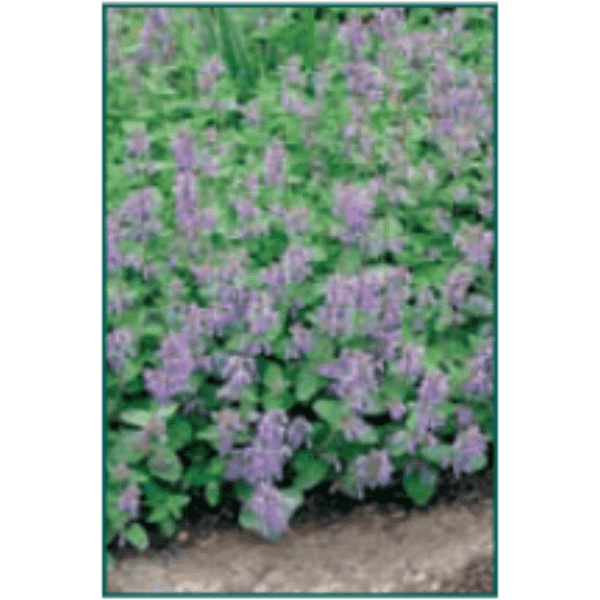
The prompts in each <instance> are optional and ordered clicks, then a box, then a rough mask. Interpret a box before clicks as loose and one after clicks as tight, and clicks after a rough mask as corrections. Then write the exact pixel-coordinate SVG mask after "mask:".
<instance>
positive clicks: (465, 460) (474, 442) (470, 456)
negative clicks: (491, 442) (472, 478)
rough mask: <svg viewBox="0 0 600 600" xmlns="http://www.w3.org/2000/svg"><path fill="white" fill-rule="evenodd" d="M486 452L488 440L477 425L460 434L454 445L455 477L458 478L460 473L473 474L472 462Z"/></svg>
mask: <svg viewBox="0 0 600 600" xmlns="http://www.w3.org/2000/svg"><path fill="white" fill-rule="evenodd" d="M486 450H487V439H486V437H485V436H484V435H482V433H481V432H480V431H479V427H478V426H477V425H472V426H471V427H469V429H467V430H466V431H464V432H462V433H459V434H458V436H457V437H456V440H455V442H454V444H453V452H454V460H453V468H454V475H455V476H456V477H458V476H459V475H460V473H471V472H472V468H471V464H472V462H473V461H474V460H475V459H477V458H479V457H480V456H481V455H483V454H485V451H486Z"/></svg>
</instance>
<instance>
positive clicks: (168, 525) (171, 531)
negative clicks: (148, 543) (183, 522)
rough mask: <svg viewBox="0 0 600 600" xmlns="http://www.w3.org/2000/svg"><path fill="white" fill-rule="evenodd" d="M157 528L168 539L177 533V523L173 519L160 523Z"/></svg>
mask: <svg viewBox="0 0 600 600" xmlns="http://www.w3.org/2000/svg"><path fill="white" fill-rule="evenodd" d="M158 526H159V527H160V530H161V532H162V534H163V535H164V536H165V537H168V538H170V537H172V536H173V535H175V532H176V531H177V523H176V522H175V520H174V519H171V518H167V519H165V520H164V521H161V522H160V523H159V524H158Z"/></svg>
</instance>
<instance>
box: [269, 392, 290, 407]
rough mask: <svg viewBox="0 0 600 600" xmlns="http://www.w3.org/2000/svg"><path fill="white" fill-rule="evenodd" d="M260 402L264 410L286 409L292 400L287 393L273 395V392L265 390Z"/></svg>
mask: <svg viewBox="0 0 600 600" xmlns="http://www.w3.org/2000/svg"><path fill="white" fill-rule="evenodd" d="M262 404H263V406H264V408H265V410H278V409H281V410H288V409H289V408H290V407H291V406H292V404H293V402H292V397H291V396H290V394H289V393H283V394H279V395H275V394H274V393H271V392H267V393H266V394H265V395H264V396H263V399H262Z"/></svg>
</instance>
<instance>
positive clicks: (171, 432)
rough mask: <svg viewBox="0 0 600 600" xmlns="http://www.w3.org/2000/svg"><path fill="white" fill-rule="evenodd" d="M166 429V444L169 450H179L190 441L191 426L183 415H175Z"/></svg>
mask: <svg viewBox="0 0 600 600" xmlns="http://www.w3.org/2000/svg"><path fill="white" fill-rule="evenodd" d="M167 430H168V440H167V445H168V446H169V448H171V450H180V449H181V448H183V447H184V446H187V445H188V444H189V443H190V442H191V441H192V426H191V425H190V424H189V423H188V422H187V421H186V419H185V418H183V417H177V419H176V420H174V421H173V422H172V423H171V424H170V425H169V426H168V429H167Z"/></svg>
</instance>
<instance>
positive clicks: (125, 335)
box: [106, 327, 136, 371]
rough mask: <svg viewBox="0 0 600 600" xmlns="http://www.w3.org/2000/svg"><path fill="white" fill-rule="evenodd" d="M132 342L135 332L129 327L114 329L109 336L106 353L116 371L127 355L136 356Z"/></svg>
mask: <svg viewBox="0 0 600 600" xmlns="http://www.w3.org/2000/svg"><path fill="white" fill-rule="evenodd" d="M132 344H133V333H132V331H131V329H130V328H129V327H122V328H119V329H114V330H113V331H112V332H111V333H110V335H109V336H108V339H107V345H106V354H107V359H108V363H109V364H110V366H111V367H112V368H113V369H114V370H115V371H118V370H119V369H120V368H121V367H122V366H123V363H124V361H125V358H126V357H133V356H135V354H136V353H135V349H134V348H132Z"/></svg>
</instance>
